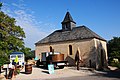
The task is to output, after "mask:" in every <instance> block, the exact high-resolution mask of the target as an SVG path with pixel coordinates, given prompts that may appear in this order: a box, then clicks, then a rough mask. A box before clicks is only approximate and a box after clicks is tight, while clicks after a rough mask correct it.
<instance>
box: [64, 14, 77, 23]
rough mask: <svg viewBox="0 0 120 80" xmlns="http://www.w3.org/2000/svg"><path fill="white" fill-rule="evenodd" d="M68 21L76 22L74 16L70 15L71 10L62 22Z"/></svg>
mask: <svg viewBox="0 0 120 80" xmlns="http://www.w3.org/2000/svg"><path fill="white" fill-rule="evenodd" d="M67 22H74V23H75V21H73V18H72V16H71V15H70V13H69V12H67V13H66V15H65V18H64V20H63V21H62V24H63V23H67ZM75 24H76V23H75Z"/></svg>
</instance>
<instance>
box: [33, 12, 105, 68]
mask: <svg viewBox="0 0 120 80" xmlns="http://www.w3.org/2000/svg"><path fill="white" fill-rule="evenodd" d="M61 24H62V29H61V30H56V31H54V32H53V33H51V34H50V35H48V36H47V37H45V38H43V39H42V40H40V41H38V42H37V43H35V48H36V49H35V55H36V56H38V57H39V58H41V53H42V52H51V51H52V50H54V52H60V53H62V54H64V59H65V60H67V61H68V65H76V64H75V55H76V53H77V51H79V55H80V59H81V60H82V61H83V62H82V63H80V66H86V67H93V68H96V69H100V68H103V67H107V46H106V40H105V39H103V38H102V37H100V36H99V35H97V34H96V33H95V32H93V31H92V30H90V29H89V28H88V27H86V26H78V27H76V22H75V21H74V20H73V18H72V16H71V15H70V13H69V12H67V13H66V15H65V18H64V20H63V21H62V23H61Z"/></svg>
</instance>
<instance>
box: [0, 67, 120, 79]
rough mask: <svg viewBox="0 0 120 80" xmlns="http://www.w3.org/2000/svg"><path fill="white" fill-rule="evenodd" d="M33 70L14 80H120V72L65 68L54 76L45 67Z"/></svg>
mask: <svg viewBox="0 0 120 80" xmlns="http://www.w3.org/2000/svg"><path fill="white" fill-rule="evenodd" d="M32 69H33V70H32V74H25V70H24V68H23V70H22V71H21V72H20V74H18V75H17V76H16V77H14V78H13V79H12V80H120V70H113V71H108V72H103V71H96V70H91V69H89V68H85V67H80V70H79V71H78V70H76V67H65V68H64V69H55V73H54V74H49V73H48V70H47V69H45V68H43V67H39V68H38V67H35V66H33V67H32ZM112 69H114V68H112ZM0 80H1V79H0ZM2 80H6V79H5V78H4V79H2Z"/></svg>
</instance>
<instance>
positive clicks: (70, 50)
mask: <svg viewBox="0 0 120 80" xmlns="http://www.w3.org/2000/svg"><path fill="white" fill-rule="evenodd" d="M69 54H70V55H72V45H69Z"/></svg>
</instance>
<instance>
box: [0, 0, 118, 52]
mask: <svg viewBox="0 0 120 80" xmlns="http://www.w3.org/2000/svg"><path fill="white" fill-rule="evenodd" d="M0 1H1V2H2V3H3V7H2V11H3V12H4V13H6V14H8V15H9V16H10V17H13V18H15V19H16V25H19V26H21V27H22V28H23V29H24V31H25V34H26V38H25V39H24V42H25V46H26V47H29V48H31V49H32V50H34V49H35V43H36V42H38V41H39V40H41V39H43V38H44V37H46V36H47V35H49V34H50V33H52V32H53V31H55V30H58V29H61V28H62V25H61V22H62V21H63V19H64V17H65V14H66V12H67V11H69V12H70V14H71V16H72V18H73V20H74V21H75V22H76V25H77V26H80V25H85V26H86V27H88V28H90V29H91V30H92V31H94V32H95V33H97V34H98V35H100V36H101V37H103V38H104V39H106V40H110V39H112V38H113V37H120V0H0Z"/></svg>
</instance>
